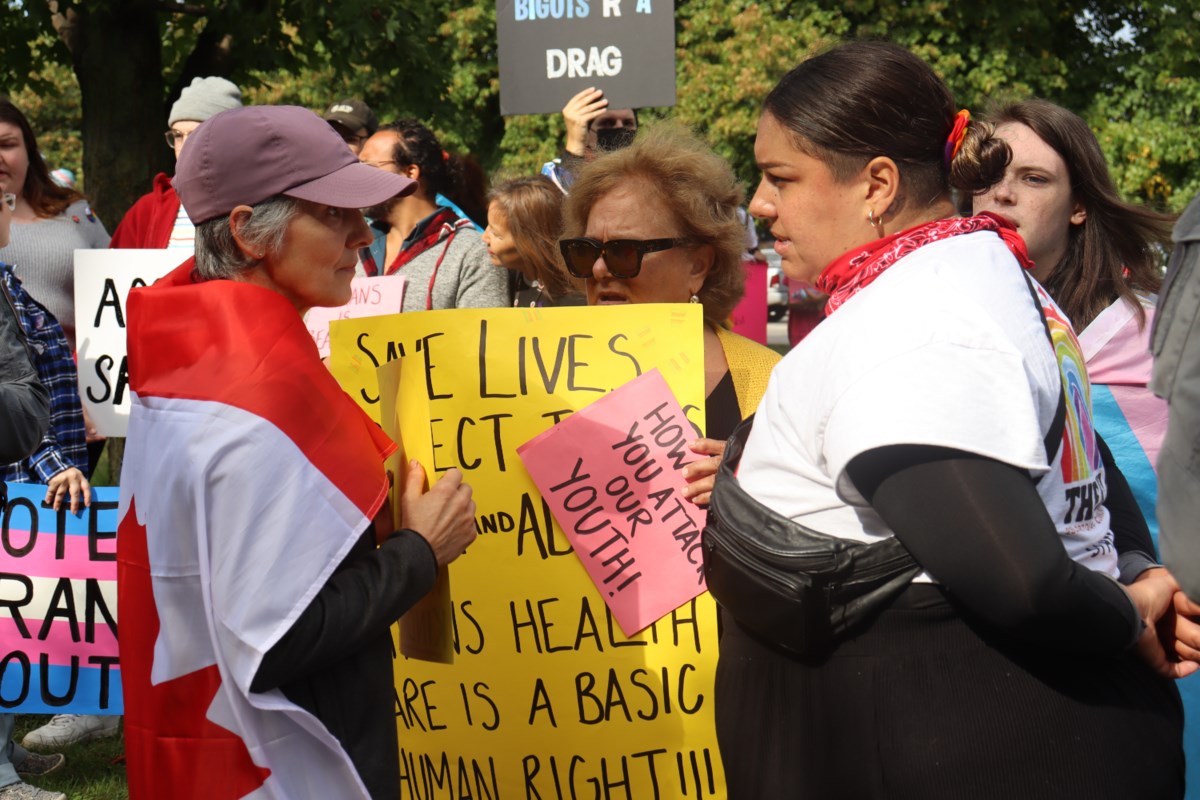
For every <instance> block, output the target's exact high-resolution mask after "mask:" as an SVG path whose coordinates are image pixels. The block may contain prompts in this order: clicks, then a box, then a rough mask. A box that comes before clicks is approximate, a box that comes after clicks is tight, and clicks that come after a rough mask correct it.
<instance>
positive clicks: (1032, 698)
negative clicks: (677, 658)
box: [716, 585, 1184, 800]
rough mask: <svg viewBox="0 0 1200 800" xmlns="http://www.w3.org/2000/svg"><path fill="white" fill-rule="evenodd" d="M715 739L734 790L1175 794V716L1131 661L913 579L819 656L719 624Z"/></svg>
mask: <svg viewBox="0 0 1200 800" xmlns="http://www.w3.org/2000/svg"><path fill="white" fill-rule="evenodd" d="M716 716H717V739H718V742H719V744H720V748H721V757H722V760H723V761H724V763H725V773H726V778H727V782H728V786H729V797H730V798H731V800H749V799H752V798H753V799H755V800H757V798H812V800H841V799H842V798H845V799H846V800H859V798H863V799H866V798H871V800H875V799H878V800H906V799H907V798H912V799H913V800H918V799H920V800H939V799H940V798H945V800H964V799H965V800H992V799H993V798H994V799H995V800H1037V799H1038V798H1046V800H1064V799H1066V798H1080V799H1081V800H1106V799H1107V798H1113V800H1116V799H1117V798H1120V799H1121V800H1133V798H1137V800H1159V799H1160V798H1161V799H1162V800H1167V799H1168V798H1169V799H1170V800H1177V799H1178V798H1181V797H1182V796H1183V783H1184V756H1183V748H1182V738H1183V711H1182V706H1181V704H1180V701H1179V693H1178V691H1177V690H1176V689H1175V686H1174V684H1173V683H1172V682H1171V681H1169V680H1166V679H1163V678H1160V677H1158V676H1157V675H1155V674H1154V673H1153V672H1151V671H1150V669H1149V668H1148V667H1146V666H1145V665H1144V664H1143V663H1142V662H1141V661H1139V660H1138V659H1137V658H1136V657H1134V656H1133V655H1129V654H1126V655H1121V656H1113V657H1107V658H1071V657H1065V656H1061V655H1057V654H1054V653H1047V652H1033V651H1031V649H1030V648H1022V647H1019V646H1014V645H1012V644H1011V643H1007V642H1005V641H1004V640H1003V638H1002V637H1000V636H997V635H995V634H994V633H993V632H991V631H988V630H985V629H983V628H982V627H979V626H973V625H971V624H969V623H967V622H966V621H964V620H963V618H962V617H961V615H960V614H959V613H958V612H957V611H956V609H955V608H954V607H953V606H952V605H951V604H950V603H949V602H947V600H946V599H945V597H944V594H943V593H942V591H941V590H940V589H939V588H937V587H933V586H928V585H914V586H912V587H910V588H909V589H907V590H906V591H905V592H904V594H902V595H901V596H900V597H899V598H898V599H897V601H896V602H895V603H894V604H893V605H892V606H891V607H890V608H889V609H888V610H886V611H884V612H883V613H882V614H881V615H880V616H879V617H878V618H877V619H876V620H875V621H874V622H873V623H872V624H871V626H870V627H869V628H868V629H867V630H866V631H864V632H863V633H861V634H860V635H858V636H856V637H854V638H852V639H849V640H847V641H844V642H842V643H841V644H840V645H839V646H838V647H837V648H836V649H835V650H834V651H833V652H832V653H831V654H830V655H829V656H828V657H826V658H823V659H800V658H795V657H792V656H789V655H787V654H785V653H783V652H781V651H779V650H776V649H774V648H772V647H770V646H769V645H767V644H765V643H763V642H760V641H758V640H756V639H755V638H753V637H752V636H751V635H749V634H748V633H746V632H745V630H743V629H742V628H741V627H740V626H738V625H737V624H736V623H733V622H732V621H731V620H729V619H726V620H725V626H724V633H723V635H722V638H721V657H720V660H719V661H718V665H717V684H716Z"/></svg>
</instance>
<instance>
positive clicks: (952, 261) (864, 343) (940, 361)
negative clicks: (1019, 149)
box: [738, 231, 1117, 580]
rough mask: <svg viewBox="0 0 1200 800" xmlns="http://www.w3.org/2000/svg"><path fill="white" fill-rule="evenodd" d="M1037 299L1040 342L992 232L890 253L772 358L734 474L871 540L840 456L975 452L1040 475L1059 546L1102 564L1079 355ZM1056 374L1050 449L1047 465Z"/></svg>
mask: <svg viewBox="0 0 1200 800" xmlns="http://www.w3.org/2000/svg"><path fill="white" fill-rule="evenodd" d="M1035 285H1036V284H1035ZM1037 288H1038V289H1039V290H1040V287H1037ZM1040 296H1041V299H1042V302H1043V308H1044V310H1045V311H1046V315H1047V321H1048V323H1049V326H1050V328H1051V333H1052V335H1053V337H1054V341H1055V347H1054V348H1053V349H1052V348H1051V347H1050V343H1049V341H1048V340H1047V338H1046V326H1045V325H1043V323H1042V319H1041V316H1040V315H1039V313H1038V309H1037V307H1036V306H1035V305H1034V302H1033V299H1032V297H1031V296H1030V293H1029V288H1028V285H1027V284H1026V282H1025V279H1024V277H1023V276H1022V275H1021V268H1020V266H1019V265H1018V264H1017V262H1016V260H1015V259H1014V258H1013V256H1012V254H1011V253H1010V252H1009V250H1008V248H1007V247H1006V246H1005V245H1004V243H1003V242H1002V241H1001V240H1000V238H999V237H998V236H997V235H996V234H994V233H991V232H988V231H983V232H977V233H971V234H965V235H961V236H955V237H952V238H950V239H944V240H941V241H938V242H934V243H932V244H929V245H926V246H924V247H922V248H920V249H919V250H917V251H916V252H914V253H912V254H911V255H908V256H906V257H905V258H903V259H901V260H899V261H897V262H896V263H895V264H894V265H893V266H892V267H891V268H890V269H888V270H887V271H886V272H884V273H883V274H882V275H880V276H879V277H878V278H877V279H876V280H875V282H874V283H872V284H871V285H870V286H868V287H867V288H866V289H864V290H862V291H861V292H859V293H858V294H857V295H855V296H854V297H853V298H851V299H850V300H849V301H847V302H846V304H845V305H844V306H843V307H842V308H840V309H839V310H838V311H837V313H835V314H833V315H831V316H830V317H829V318H828V319H827V320H825V321H824V322H823V323H821V324H820V325H819V326H817V328H816V329H815V330H814V331H813V332H812V333H810V334H809V335H808V337H807V338H805V339H804V341H802V342H801V343H800V344H799V345H798V346H797V347H796V348H795V349H793V350H792V351H791V352H790V353H789V354H788V355H787V356H786V357H785V358H784V359H783V360H782V361H781V362H780V363H779V365H778V366H776V367H775V371H774V372H773V373H772V375H771V381H770V385H769V386H768V387H767V392H766V394H765V395H764V396H763V399H762V403H761V404H760V405H759V408H758V413H757V416H756V417H755V421H754V428H753V430H752V431H751V433H750V438H749V440H748V441H747V443H746V449H745V452H744V454H743V457H742V461H741V465H740V467H739V469H738V478H739V480H740V482H741V484H742V486H743V487H744V488H745V489H746V490H747V491H748V492H749V493H750V494H751V495H753V496H754V497H755V498H756V499H758V500H759V501H760V502H762V503H764V504H765V505H767V506H769V507H770V508H772V509H774V510H775V511H777V512H779V513H780V514H783V515H784V516H787V517H790V518H792V519H794V520H796V521H797V522H800V523H803V524H804V525H806V526H808V527H810V528H812V529H814V530H817V531H821V532H823V533H827V534H830V535H834V536H839V537H842V538H846V539H855V540H859V541H864V542H871V541H875V540H877V539H879V538H881V537H885V536H891V535H892V532H891V531H890V530H889V529H888V527H887V526H886V525H885V524H884V522H883V520H882V519H880V517H879V516H878V515H877V514H876V513H875V512H874V511H873V510H872V509H871V508H870V506H868V505H867V503H866V501H865V500H864V499H863V498H862V496H861V495H860V494H859V493H858V491H857V490H856V489H855V487H854V485H853V483H852V482H851V481H850V478H849V476H848V475H847V474H846V465H847V464H848V463H849V462H850V461H851V459H853V458H854V457H855V456H857V455H859V454H861V453H864V452H867V451H869V450H873V449H875V448H878V447H884V446H887V445H899V444H922V445H935V446H941V447H949V448H954V449H957V450H963V451H966V452H970V453H977V454H979V455H983V456H986V457H989V458H994V459H996V460H998V461H1002V462H1004V463H1006V464H1011V465H1013V466H1015V467H1018V468H1020V469H1024V470H1028V471H1029V472H1030V473H1031V474H1033V475H1041V476H1042V477H1041V479H1040V481H1039V483H1038V484H1037V491H1038V494H1039V495H1040V496H1041V498H1042V502H1043V503H1044V504H1045V507H1046V510H1047V511H1048V512H1049V514H1050V517H1051V519H1053V520H1054V523H1055V525H1056V526H1057V528H1058V531H1059V535H1060V536H1061V537H1062V539H1063V544H1064V546H1065V547H1066V550H1067V553H1068V554H1069V555H1070V557H1071V558H1072V559H1074V560H1075V561H1078V562H1080V563H1082V564H1084V565H1086V566H1087V567H1089V568H1091V569H1094V570H1098V571H1102V572H1107V573H1108V574H1109V575H1111V576H1113V577H1115V576H1116V575H1117V554H1116V551H1115V549H1114V547H1113V541H1112V533H1111V531H1110V530H1109V515H1108V512H1107V511H1106V510H1105V508H1104V507H1103V505H1102V503H1103V500H1104V496H1105V493H1106V489H1105V480H1104V469H1103V466H1102V464H1101V460H1100V454H1099V451H1098V449H1097V446H1096V442H1095V437H1094V436H1093V433H1092V423H1091V389H1090V386H1089V384H1088V381H1087V372H1086V369H1085V367H1084V360H1083V354H1082V352H1081V350H1080V347H1079V342H1078V341H1077V340H1076V339H1075V335H1074V333H1072V331H1071V327H1070V324H1069V323H1068V322H1067V319H1066V316H1065V315H1064V314H1063V313H1062V311H1061V310H1059V309H1058V308H1057V306H1055V305H1054V303H1053V301H1051V300H1050V298H1049V296H1048V295H1046V294H1045V292H1044V290H1042V291H1040ZM1063 386H1066V387H1067V394H1066V400H1067V419H1066V425H1065V428H1064V432H1063V442H1064V445H1065V446H1063V447H1059V448H1058V452H1057V453H1055V455H1054V457H1053V459H1052V460H1051V462H1050V463H1049V464H1048V463H1047V459H1046V449H1045V442H1044V440H1045V437H1046V435H1047V433H1048V432H1049V430H1050V427H1051V424H1052V421H1053V419H1054V416H1055V412H1056V411H1057V409H1058V401H1059V392H1060V391H1061V387H1063ZM921 580H928V577H927V576H922V578H921Z"/></svg>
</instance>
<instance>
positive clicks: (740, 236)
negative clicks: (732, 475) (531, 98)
mask: <svg viewBox="0 0 1200 800" xmlns="http://www.w3.org/2000/svg"><path fill="white" fill-rule="evenodd" d="M741 202H742V190H741V187H740V186H739V185H738V182H737V179H736V178H735V177H734V175H733V170H732V169H730V167H729V164H728V163H726V162H725V160H724V159H722V158H721V157H720V156H718V155H717V154H715V153H713V152H712V150H710V149H709V148H708V146H707V145H705V144H704V143H703V142H702V141H701V140H700V139H699V138H697V137H696V136H695V135H694V134H692V133H691V132H689V131H688V130H686V129H685V128H683V127H681V126H678V125H675V124H671V123H659V124H657V125H654V126H647V127H646V128H644V129H643V131H642V133H641V134H640V135H639V136H638V138H637V140H635V141H634V143H633V144H632V145H630V146H629V147H627V148H624V149H621V150H614V151H611V152H609V153H605V154H603V155H600V156H598V157H597V158H596V159H595V160H594V161H592V162H590V163H589V164H587V165H585V166H584V167H583V169H582V170H581V171H580V173H579V175H578V177H577V178H576V181H575V184H574V186H573V187H572V189H571V193H570V194H569V195H568V196H567V200H566V206H565V207H564V209H563V212H564V213H563V215H564V218H565V225H564V236H563V238H562V240H561V241H560V242H559V248H560V250H561V252H562V256H563V261H564V262H565V263H566V266H567V271H568V272H570V273H571V274H572V275H574V276H575V277H577V278H582V279H583V281H584V286H585V289H586V293H587V301H588V305H592V306H605V305H616V304H623V303H698V304H700V306H701V307H702V308H703V311H704V329H703V333H702V335H703V337H704V392H705V396H706V398H707V400H706V404H705V436H706V437H707V438H704V439H701V440H699V441H698V442H696V443H695V444H694V445H693V449H694V450H696V452H699V453H702V454H704V455H705V456H707V457H706V458H704V459H701V460H700V461H697V462H694V463H693V464H691V465H689V466H688V468H687V470H685V477H687V478H688V480H689V486H688V489H687V494H688V496H689V497H690V498H691V499H692V500H693V502H696V503H697V504H704V503H707V502H708V494H709V492H710V491H711V488H712V479H713V475H714V474H715V471H716V467H717V462H718V459H719V457H720V454H721V452H723V450H724V442H725V439H727V438H728V437H729V435H730V434H731V433H732V432H733V429H734V428H735V427H736V426H737V424H738V423H739V422H741V420H742V419H744V418H745V417H747V416H749V415H750V414H752V413H753V412H754V409H755V407H757V405H758V401H759V399H760V398H761V396H762V393H763V391H764V389H765V388H766V384H767V378H768V376H769V374H770V371H771V367H773V366H774V365H775V363H776V362H777V361H778V360H779V355H778V354H776V353H775V352H774V351H772V350H769V349H768V348H766V347H763V346H762V345H759V344H757V343H756V342H752V341H750V340H749V339H746V338H743V337H741V336H738V335H736V334H734V333H732V332H731V331H730V330H729V329H728V328H727V327H726V324H727V321H728V319H729V315H730V313H731V312H732V311H733V308H734V306H736V305H737V302H738V300H740V299H741V297H742V294H743V292H744V289H745V272H744V271H743V268H742V251H743V249H744V247H745V228H744V226H743V225H742V222H741V220H740V219H739V218H738V213H737V209H738V206H739V205H740V204H741Z"/></svg>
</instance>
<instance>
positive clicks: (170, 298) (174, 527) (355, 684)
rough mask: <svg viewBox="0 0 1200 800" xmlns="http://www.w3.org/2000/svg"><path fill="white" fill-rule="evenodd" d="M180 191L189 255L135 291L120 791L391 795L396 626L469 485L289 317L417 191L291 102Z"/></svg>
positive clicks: (463, 518) (248, 112)
mask: <svg viewBox="0 0 1200 800" xmlns="http://www.w3.org/2000/svg"><path fill="white" fill-rule="evenodd" d="M175 187H176V189H177V191H178V192H179V195H180V198H181V199H182V201H183V205H184V208H186V209H187V211H188V214H189V216H190V217H191V219H192V221H193V222H195V224H196V257H195V260H194V261H192V260H189V261H188V262H187V263H185V264H183V265H181V266H180V267H179V268H178V269H176V270H175V271H174V272H172V273H171V274H170V275H168V276H167V277H166V278H164V279H163V280H162V281H160V282H158V283H157V284H155V285H154V286H152V287H148V288H145V289H138V290H135V291H134V292H132V293H131V295H130V299H129V309H128V319H129V376H130V388H131V389H132V391H133V395H134V397H133V410H132V413H131V415H130V422H129V438H128V443H127V446H126V455H125V464H124V471H123V474H122V476H121V480H122V483H121V485H122V490H123V491H122V508H121V523H120V528H119V530H120V535H119V544H118V553H117V560H118V607H119V613H120V615H121V667H122V672H121V677H122V683H123V689H124V697H125V712H126V716H125V733H126V753H127V756H128V775H129V793H130V797H132V798H135V800H136V798H138V797H175V798H189V797H197V798H199V797H204V798H224V797H230V798H232V797H244V796H246V795H251V794H253V796H254V797H256V798H257V797H263V798H268V797H270V798H290V797H338V798H369V797H397V796H399V793H400V783H399V782H400V775H399V749H398V743H397V738H396V724H395V718H394V717H393V709H392V697H393V691H394V690H393V680H392V666H391V640H390V634H389V632H388V629H389V627H390V625H391V624H392V623H393V622H394V621H395V620H396V619H397V618H399V617H400V615H401V614H403V613H404V612H405V611H406V610H407V609H408V608H409V607H410V606H411V605H412V604H413V603H415V602H416V601H417V600H418V599H419V598H421V597H422V596H423V595H425V594H426V593H427V592H428V591H429V590H430V588H432V586H433V584H434V579H435V576H436V574H437V570H438V568H439V567H441V566H444V565H445V564H447V563H449V562H450V561H452V560H454V558H455V557H457V556H458V555H459V554H461V553H462V552H464V550H465V548H466V547H467V546H468V545H470V544H471V542H472V541H473V540H474V539H475V535H476V534H475V525H474V510H475V504H474V502H473V501H472V499H471V489H470V487H468V486H467V485H466V484H464V483H463V482H462V476H461V474H460V473H459V472H458V471H457V470H451V471H450V472H449V473H446V474H445V475H443V476H442V479H441V480H440V481H439V482H438V483H437V484H436V486H434V487H433V489H431V490H429V491H428V492H426V491H424V479H425V474H424V472H423V470H422V469H421V467H420V465H419V464H416V463H415V462H414V463H413V464H412V465H410V467H411V468H410V469H409V470H408V478H407V480H406V482H405V486H404V492H403V494H402V497H401V512H402V513H401V517H402V519H403V523H404V525H405V527H404V528H402V529H400V530H392V527H391V525H390V520H391V515H390V513H381V512H383V511H384V510H385V508H386V507H385V505H384V503H385V498H386V497H387V494H388V489H389V478H388V476H387V475H386V474H385V472H384V468H383V459H384V458H385V457H387V456H388V455H389V454H391V453H392V452H393V451H394V450H395V445H394V444H393V443H392V442H391V441H389V440H388V439H387V437H385V436H384V435H383V434H382V433H381V432H380V430H379V428H378V426H376V425H375V424H374V423H373V422H372V421H371V420H370V419H369V418H368V417H367V416H366V415H365V414H364V413H363V412H362V411H361V410H360V409H359V408H358V407H357V406H356V405H355V404H354V402H353V401H352V400H351V398H350V397H349V396H348V395H346V393H345V392H343V391H342V390H341V388H340V387H338V385H337V384H336V383H335V382H334V380H333V378H332V377H331V376H330V375H329V373H328V371H327V370H326V369H325V368H324V366H323V365H322V364H321V361H320V359H319V357H318V355H317V350H316V346H315V344H314V343H313V341H312V339H311V337H310V336H309V334H308V331H307V330H306V328H305V326H304V324H303V321H302V319H301V315H302V314H303V313H304V311H306V310H307V309H309V308H311V307H313V306H334V305H341V304H343V303H345V302H347V301H348V300H349V299H350V280H351V278H352V277H353V275H354V265H355V260H356V252H357V250H358V248H359V247H362V246H364V245H366V244H367V243H368V242H369V241H370V233H369V231H368V229H367V226H366V223H365V222H364V221H363V217H362V215H361V214H360V213H359V211H358V209H359V208H363V207H367V206H371V205H375V204H377V203H380V202H383V201H384V200H386V199H388V198H391V197H394V196H396V195H397V194H402V193H404V192H405V191H411V190H412V188H413V182H412V181H410V180H409V179H407V178H404V177H401V176H398V175H393V174H391V173H388V172H385V171H383V170H378V169H375V168H373V167H368V166H365V165H362V164H360V163H359V162H358V160H357V159H356V158H355V157H354V155H353V153H351V152H350V151H349V150H348V149H347V148H346V145H345V143H344V142H343V141H342V140H341V138H340V137H339V136H338V135H337V133H335V132H334V130H333V129H332V128H330V127H329V125H327V124H326V123H325V122H324V121H323V120H321V119H320V118H319V117H317V116H316V115H315V114H313V113H312V112H310V111H307V110H305V109H302V108H293V107H280V106H274V107H272V106H256V107H250V108H238V109H232V110H230V111H225V112H222V113H220V114H217V115H216V116H214V117H212V118H211V119H209V120H208V121H206V122H205V123H203V124H202V125H201V126H200V127H199V128H197V129H196V131H195V133H193V134H192V136H191V138H190V140H189V142H188V148H187V150H186V151H184V154H183V157H182V158H181V159H180V162H179V166H178V170H177V173H176V179H175Z"/></svg>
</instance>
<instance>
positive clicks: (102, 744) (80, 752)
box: [13, 714, 129, 800]
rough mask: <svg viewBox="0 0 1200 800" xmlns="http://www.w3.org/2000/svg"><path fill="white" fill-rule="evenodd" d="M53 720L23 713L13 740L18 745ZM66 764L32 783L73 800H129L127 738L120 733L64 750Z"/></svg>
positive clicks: (18, 718) (18, 720) (32, 780)
mask: <svg viewBox="0 0 1200 800" xmlns="http://www.w3.org/2000/svg"><path fill="white" fill-rule="evenodd" d="M49 721H50V717H42V716H36V715H32V714H24V715H21V716H19V717H17V724H16V727H15V729H14V730H13V738H14V739H16V740H17V741H18V742H19V741H21V739H23V738H24V737H25V734H27V733H29V732H30V731H31V730H33V729H34V728H39V727H41V726H42V725H44V724H46V723H47V722H49ZM62 753H63V754H64V755H65V756H66V757H67V763H66V764H64V765H63V766H62V767H61V768H60V769H59V770H58V771H57V772H53V773H51V774H49V775H47V776H46V777H44V778H34V779H31V780H30V781H29V783H31V784H33V785H34V786H38V787H41V788H42V789H53V790H55V791H59V792H63V793H64V794H66V795H67V797H69V798H70V799H71V800H128V797H129V788H128V786H126V783H125V762H124V760H123V756H124V755H125V737H124V735H123V734H121V733H119V734H117V735H116V736H109V737H108V738H106V739H96V740H94V741H91V742H84V743H82V744H76V745H72V746H70V747H64V748H63V749H62Z"/></svg>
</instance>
